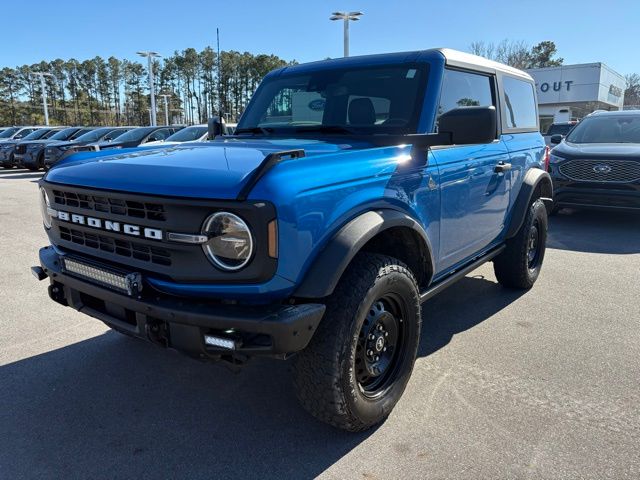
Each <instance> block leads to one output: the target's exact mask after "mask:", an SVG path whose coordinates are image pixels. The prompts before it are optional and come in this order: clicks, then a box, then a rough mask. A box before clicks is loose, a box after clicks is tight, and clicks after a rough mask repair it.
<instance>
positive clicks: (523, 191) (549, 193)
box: [505, 168, 553, 239]
mask: <svg viewBox="0 0 640 480" xmlns="http://www.w3.org/2000/svg"><path fill="white" fill-rule="evenodd" d="M538 190H539V195H538V198H540V200H542V201H543V202H544V205H545V207H546V208H547V213H551V210H552V209H553V182H552V181H551V176H550V175H549V174H548V173H547V172H545V171H544V170H542V169H540V168H531V169H529V171H528V172H527V173H526V175H525V176H524V179H523V180H522V186H521V187H520V192H519V193H518V198H517V199H516V201H515V203H514V204H513V208H512V210H511V218H510V220H509V225H508V227H507V233H506V236H505V237H506V238H507V239H509V238H512V237H514V236H515V234H516V233H518V230H520V227H521V226H522V223H523V222H524V219H525V217H526V215H527V209H528V208H529V205H531V201H532V200H533V195H534V193H535V192H536V191H538Z"/></svg>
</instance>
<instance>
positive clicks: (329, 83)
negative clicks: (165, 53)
mask: <svg viewBox="0 0 640 480" xmlns="http://www.w3.org/2000/svg"><path fill="white" fill-rule="evenodd" d="M426 80H427V65H425V64H419V65H418V64H416V65H413V64H403V65H384V66H378V67H367V68H358V69H356V68H349V69H337V68H336V69H330V70H321V71H317V72H312V73H307V74H298V75H284V76H274V77H271V78H267V79H266V80H265V81H264V82H263V83H262V85H261V86H260V88H259V89H258V91H257V92H256V95H255V96H254V98H253V100H252V101H251V103H250V104H249V107H248V109H247V111H246V112H245V114H244V115H243V116H242V119H241V120H240V123H239V124H238V127H237V129H236V132H235V133H236V134H241V133H253V134H271V133H304V132H327V133H356V134H376V133H415V132H416V131H417V127H418V117H419V115H420V111H421V110H422V99H423V96H424V91H425V86H426Z"/></svg>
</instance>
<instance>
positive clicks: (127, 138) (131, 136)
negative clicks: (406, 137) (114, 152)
mask: <svg viewBox="0 0 640 480" xmlns="http://www.w3.org/2000/svg"><path fill="white" fill-rule="evenodd" d="M152 131H153V129H152V128H134V129H133V130H129V131H128V132H127V133H124V134H122V135H120V136H119V137H118V141H119V142H137V141H139V140H142V139H143V138H144V137H146V136H147V135H148V134H149V133H151V132H152Z"/></svg>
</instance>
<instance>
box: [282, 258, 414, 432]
mask: <svg viewBox="0 0 640 480" xmlns="http://www.w3.org/2000/svg"><path fill="white" fill-rule="evenodd" d="M420 327H421V317H420V295H419V293H418V286H417V284H416V280H415V278H414V277H413V275H412V274H411V272H410V271H409V270H408V269H407V267H406V266H404V265H403V264H402V263H401V262H399V261H398V260H396V259H394V258H391V257H387V256H383V255H377V254H369V253H361V254H358V255H357V256H356V258H355V259H354V261H353V262H352V264H351V265H350V266H349V268H348V270H347V271H346V273H345V274H344V275H343V277H342V279H341V280H340V282H339V283H338V286H337V287H336V290H335V292H334V293H333V294H332V295H331V296H330V297H329V298H328V300H327V311H326V313H325V316H324V318H323V320H322V322H321V323H320V326H319V328H318V331H317V332H316V334H315V335H314V337H313V338H312V340H311V342H310V344H309V346H308V347H307V348H306V349H305V350H304V351H302V352H301V353H300V354H299V355H298V356H297V357H296V359H295V362H294V384H295V388H296V394H297V396H298V399H299V400H300V402H301V404H302V406H303V407H304V408H305V409H306V410H307V411H308V412H309V413H311V414H312V415H313V416H314V417H316V418H317V419H319V420H321V421H323V422H326V423H329V424H331V425H333V426H335V427H338V428H341V429H344V430H348V431H361V430H365V429H367V428H370V427H372V426H374V425H376V424H377V423H380V422H381V421H383V420H384V419H385V418H386V417H387V416H388V415H389V413H390V412H391V410H392V409H393V407H394V406H395V405H396V403H397V402H398V400H399V399H400V397H401V396H402V393H403V392H404V389H405V387H406V385H407V382H408V381H409V377H410V376H411V372H412V370H413V364H414V362H415V357H416V352H417V349H418V344H419V341H420Z"/></svg>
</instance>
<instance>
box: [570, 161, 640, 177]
mask: <svg viewBox="0 0 640 480" xmlns="http://www.w3.org/2000/svg"><path fill="white" fill-rule="evenodd" d="M559 170H560V173H562V174H563V175H564V176H566V177H568V178H569V179H571V180H574V181H577V182H601V183H630V182H635V181H637V180H640V161H637V162H636V161H630V160H570V161H568V162H566V163H563V164H562V165H560V169H559Z"/></svg>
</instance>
